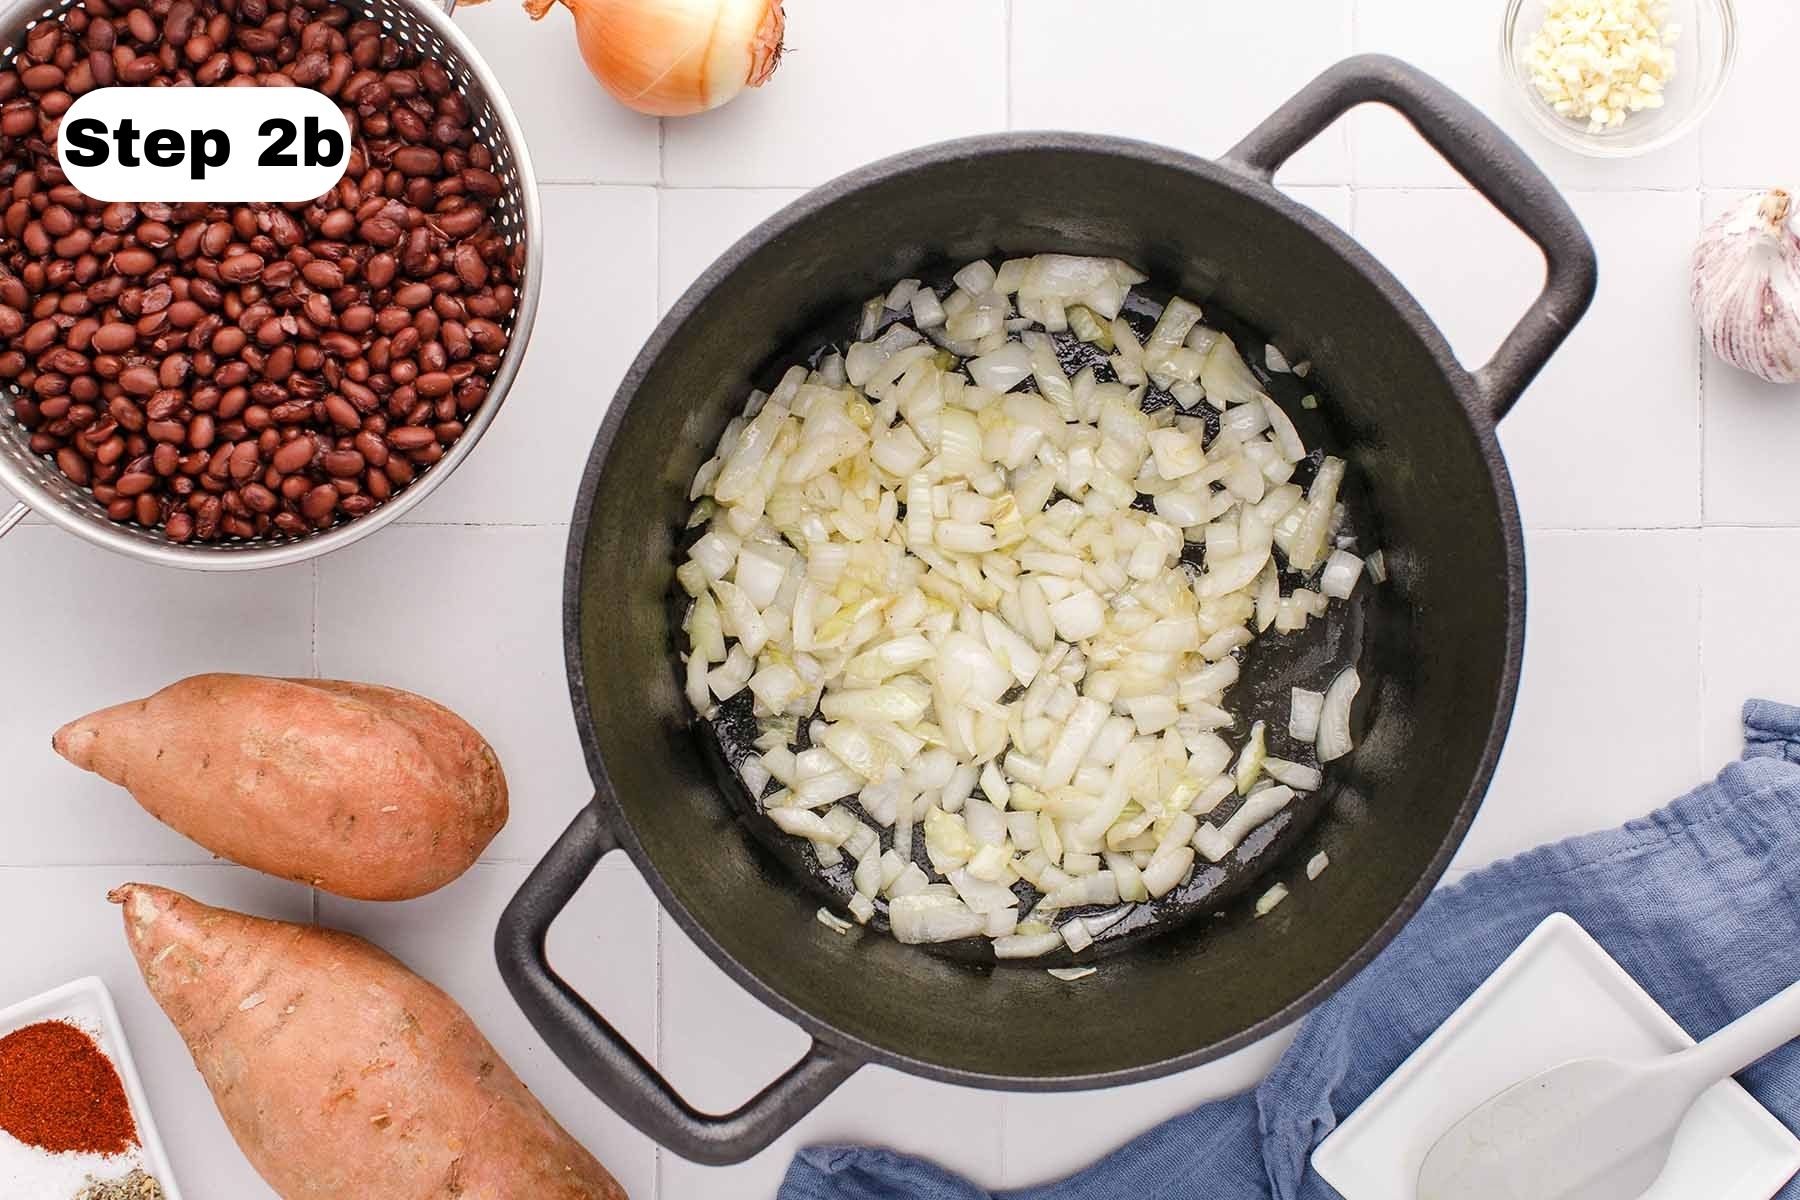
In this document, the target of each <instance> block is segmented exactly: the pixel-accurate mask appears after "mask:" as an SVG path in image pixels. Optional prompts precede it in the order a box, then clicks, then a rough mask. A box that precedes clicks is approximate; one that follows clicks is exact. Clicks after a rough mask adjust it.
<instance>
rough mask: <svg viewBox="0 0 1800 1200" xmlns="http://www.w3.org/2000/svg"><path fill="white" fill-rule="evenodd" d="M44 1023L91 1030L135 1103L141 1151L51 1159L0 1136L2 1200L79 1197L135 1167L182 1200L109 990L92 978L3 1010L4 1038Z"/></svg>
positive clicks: (171, 1196) (0, 1029) (0, 1028)
mask: <svg viewBox="0 0 1800 1200" xmlns="http://www.w3.org/2000/svg"><path fill="white" fill-rule="evenodd" d="M39 1021H68V1022H69V1023H70V1024H73V1025H77V1026H79V1027H80V1028H82V1029H85V1030H87V1032H88V1033H90V1034H91V1035H93V1037H94V1038H95V1039H96V1040H97V1041H98V1042H99V1043H100V1048H101V1049H102V1050H104V1051H105V1052H106V1056H107V1057H108V1058H110V1059H112V1062H113V1066H114V1068H115V1069H117V1071H118V1072H119V1082H120V1083H122V1084H123V1085H124V1087H125V1098H126V1099H127V1100H129V1101H130V1102H131V1116H132V1119H133V1120H134V1121H136V1123H137V1131H138V1142H139V1145H138V1148H137V1149H136V1150H134V1151H131V1152H130V1153H127V1154H120V1155H114V1156H112V1157H110V1158H103V1157H101V1156H99V1155H95V1154H57V1155H46V1154H44V1153H43V1152H42V1151H41V1150H37V1149H35V1148H33V1147H30V1146H26V1145H24V1144H23V1143H21V1142H18V1141H15V1140H14V1139H13V1138H12V1137H11V1136H9V1135H8V1134H6V1133H4V1132H0V1200H62V1198H64V1197H68V1196H72V1195H74V1194H75V1192H76V1191H77V1189H79V1188H80V1187H81V1185H82V1183H83V1182H84V1181H85V1180H86V1178H87V1177H88V1176H90V1175H91V1176H93V1177H94V1178H96V1179H114V1178H117V1177H118V1176H121V1175H124V1174H126V1173H128V1172H129V1171H131V1169H132V1168H134V1167H141V1168H143V1169H144V1170H145V1171H146V1172H148V1173H149V1174H151V1175H153V1176H155V1178H156V1181H157V1182H158V1183H160V1184H161V1185H162V1189H163V1195H164V1196H165V1197H167V1200H181V1191H180V1189H179V1188H177V1187H176V1186H175V1176H174V1173H173V1172H172V1171H170V1170H169V1157H168V1155H167V1154H165V1153H163V1145H162V1139H161V1138H159V1137H158V1136H157V1134H156V1123H155V1122H154V1121H153V1120H151V1117H150V1102H149V1100H148V1099H147V1098H146V1097H145V1096H144V1084H143V1081H142V1080H141V1079H139V1078H138V1073H137V1067H136V1066H135V1065H134V1064H133V1063H132V1061H131V1047H130V1046H128V1045H127V1044H126V1042H125V1028H124V1026H122V1025H121V1024H119V1012H118V1010H117V1009H116V1008H114V1007H113V1000H112V993H110V992H108V991H107V990H106V984H104V983H102V982H101V981H100V980H99V979H97V978H95V977H93V976H91V975H90V976H88V977H87V978H86V979H77V980H75V981H74V982H73V983H65V984H63V985H62V986H61V987H59V988H52V989H51V990H50V991H47V992H45V993H43V994H42V995H40V996H33V997H32V998H31V999H29V1000H24V1001H21V1002H20V1003H18V1004H15V1005H13V1006H11V1007H10V1008H4V1009H0V1037H5V1036H6V1035H7V1034H9V1033H11V1032H12V1031H13V1030H15V1029H20V1028H23V1027H24V1026H26V1025H33V1024H36V1023H37V1022H39Z"/></svg>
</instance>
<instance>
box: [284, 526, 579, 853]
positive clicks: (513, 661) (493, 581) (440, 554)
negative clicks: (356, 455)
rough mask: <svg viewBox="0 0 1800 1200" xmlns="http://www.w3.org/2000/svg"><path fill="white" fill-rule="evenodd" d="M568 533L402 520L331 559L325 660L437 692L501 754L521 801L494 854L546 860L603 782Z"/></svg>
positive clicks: (329, 665)
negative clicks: (582, 716)
mask: <svg viewBox="0 0 1800 1200" xmlns="http://www.w3.org/2000/svg"><path fill="white" fill-rule="evenodd" d="M567 537H568V531H567V530H566V529H564V528H561V527H558V526H539V527H531V528H521V527H512V528H494V527H484V528H469V527H449V526H400V525H396V526H394V527H393V528H391V529H389V530H387V531H386V536H384V537H381V538H371V539H369V540H367V541H363V542H359V543H357V544H356V545H354V546H352V547H350V548H349V549H348V550H345V551H343V552H342V553H339V554H335V555H333V556H331V557H330V558H326V559H321V560H320V561H319V568H318V569H319V651H318V670H319V673H320V674H321V675H323V676H325V677H326V678H335V679H375V680H380V681H381V682H383V683H386V684H389V685H391V686H393V687H401V688H406V689H407V690H408V691H414V692H418V693H419V694H420V695H424V696H429V697H431V698H432V699H433V700H436V701H437V702H438V703H440V704H445V705H448V706H449V707H450V708H452V709H454V710H455V711H456V712H458V713H460V714H461V715H462V716H463V717H464V718H465V719H467V720H468V722H469V723H470V724H472V725H473V726H475V728H476V729H478V730H480V731H481V734H482V736H483V737H485V738H487V739H488V741H489V742H490V743H491V744H492V745H493V747H494V750H495V752H496V753H498V754H499V756H500V761H501V763H502V764H504V766H505V769H506V783H507V791H508V796H509V800H510V803H511V806H512V813H511V817H510V818H509V819H508V821H507V823H506V828H505V829H503V830H501V831H500V834H499V836H497V837H496V838H495V839H494V840H493V842H492V843H491V844H490V845H489V846H488V849H487V854H486V856H485V857H487V858H490V859H511V860H514V861H531V862H535V861H537V859H538V858H540V857H542V856H543V854H544V852H545V851H546V850H548V849H549V848H550V844H551V843H552V842H553V841H555V840H556V836H557V834H559V833H561V832H562V830H563V827H564V826H565V825H566V824H568V821H569V818H570V817H571V816H573V815H574V813H575V811H576V810H577V809H578V808H580V807H581V805H583V804H585V803H586V802H587V800H588V798H589V797H591V796H592V795H593V785H592V784H591V783H589V781H588V777H587V767H586V765H585V764H584V763H583V762H582V757H581V747H580V745H579V743H578V742H577V741H576V735H575V717H574V715H573V713H572V712H571V711H570V709H569V693H568V686H567V684H566V683H565V681H564V676H563V660H562V612H561V609H562V557H563V544H564V542H565V540H566V539H567ZM422 579H438V580H441V581H443V586H442V587H441V588H440V589H439V590H437V591H435V592H433V593H430V594H429V595H426V594H422V593H421V591H420V588H419V581H420V580H422ZM458 581H460V582H458Z"/></svg>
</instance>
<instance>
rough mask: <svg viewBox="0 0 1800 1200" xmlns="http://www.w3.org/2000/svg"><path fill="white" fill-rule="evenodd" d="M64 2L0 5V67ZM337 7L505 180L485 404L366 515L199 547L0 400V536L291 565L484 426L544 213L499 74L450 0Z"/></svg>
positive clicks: (519, 323) (498, 207) (187, 561)
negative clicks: (91, 489) (130, 506)
mask: <svg viewBox="0 0 1800 1200" xmlns="http://www.w3.org/2000/svg"><path fill="white" fill-rule="evenodd" d="M76 3H78V0H27V2H24V3H13V4H12V5H11V6H10V7H8V8H7V9H6V11H5V13H4V15H3V16H0V66H5V65H8V64H10V63H11V62H12V59H13V57H14V56H15V55H17V54H18V52H19V49H20V48H21V47H22V46H24V44H25V38H26V35H27V34H28V32H29V31H30V30H31V28H32V27H33V26H35V25H37V24H38V23H39V22H40V21H46V20H54V19H55V18H56V17H57V15H58V14H59V13H61V12H62V11H63V10H64V9H67V8H70V7H73V6H74V5H75V4H76ZM347 6H348V7H349V8H350V9H352V10H353V11H354V12H355V13H356V14H357V15H358V16H359V17H367V18H369V19H371V20H375V21H379V22H380V23H381V25H382V28H383V29H385V30H387V31H388V33H389V34H390V35H391V36H393V37H395V38H397V39H399V40H400V41H401V42H403V43H405V44H406V45H408V46H409V47H412V48H415V49H417V50H419V51H421V52H422V53H423V54H424V55H425V56H426V57H427V58H430V59H434V60H435V61H436V62H437V63H438V64H439V65H440V66H442V67H443V68H444V70H445V71H447V72H448V73H449V75H450V78H451V79H452V80H453V81H454V82H455V83H456V85H457V87H458V88H459V89H460V90H461V91H462V93H463V96H464V97H465V98H466V99H467V100H468V102H469V109H470V112H471V114H472V115H473V117H474V121H473V129H474V132H475V136H476V137H477V138H478V139H479V140H480V141H482V142H483V143H485V144H486V145H487V146H488V148H489V149H491V150H492V151H493V154H494V163H493V167H492V170H493V172H494V174H495V175H497V176H499V178H500V182H501V185H502V186H503V188H504V189H505V190H504V192H503V194H502V195H501V197H500V198H499V199H498V200H497V201H495V203H494V209H493V211H494V220H495V224H496V226H497V228H498V229H499V232H500V233H501V235H502V236H503V237H504V238H505V239H506V243H507V245H508V246H510V247H512V248H514V250H515V251H516V250H517V248H518V247H519V246H520V245H521V244H522V245H523V246H524V248H525V268H524V273H523V278H522V279H521V280H520V281H519V289H518V291H519V298H518V304H517V305H516V306H515V307H514V309H513V311H512V312H511V313H509V314H507V315H506V316H505V317H503V318H501V319H500V321H499V324H500V325H501V326H502V327H503V328H504V329H505V330H506V331H507V334H508V342H507V347H506V353H505V356H504V357H503V358H502V359H501V362H500V370H499V372H498V373H497V374H496V375H495V377H494V381H493V384H492V386H491V387H490V388H489V390H488V396H487V399H486V401H485V402H484V403H483V404H482V406H481V407H480V408H479V409H477V410H476V411H475V413H474V414H473V415H472V416H471V417H470V418H469V420H468V422H467V424H466V428H465V430H464V432H463V435H462V437H460V438H458V439H457V441H456V443H455V444H454V445H453V446H451V447H450V448H449V450H447V451H446V452H445V454H444V457H443V458H441V459H439V460H438V461H437V462H436V463H433V464H432V465H431V466H430V467H428V468H427V469H426V470H424V471H422V472H420V473H419V476H418V478H417V479H415V480H413V481H412V482H411V483H409V484H407V486H406V487H404V488H402V489H401V490H400V491H398V492H396V493H395V494H394V496H393V498H392V499H390V500H389V501H387V502H386V503H385V504H383V505H381V506H380V507H379V508H376V509H375V510H374V511H373V512H371V513H369V514H368V515H366V516H363V517H358V518H356V519H355V520H351V521H346V522H343V523H341V524H338V525H334V526H333V527H332V528H330V529H327V530H324V531H322V532H319V533H313V534H308V535H306V536H304V537H298V538H288V537H269V538H259V539H256V540H252V541H227V542H216V543H205V544H195V543H187V544H182V543H178V542H172V541H170V540H169V539H168V538H167V537H166V536H164V535H163V533H162V531H161V530H156V529H145V528H143V527H141V526H138V525H127V524H122V523H120V522H116V521H113V520H111V519H110V518H108V517H107V515H106V510H105V507H104V506H103V505H101V504H100V502H99V501H97V500H95V499H94V497H93V496H92V495H91V494H89V493H88V492H87V491H86V490H84V489H83V488H81V487H78V486H77V485H76V484H74V483H72V482H71V481H70V480H69V479H68V478H67V477H66V476H64V475H63V473H62V472H61V471H58V470H57V469H56V465H55V464H54V463H52V462H50V461H49V460H47V459H44V458H42V457H40V456H38V455H36V454H33V453H32V452H31V449H30V445H29V439H30V435H29V434H28V433H27V432H26V430H25V428H24V427H23V426H22V425H21V424H20V423H19V421H18V420H17V418H15V417H14V416H13V415H12V409H11V405H10V404H6V405H0V486H4V487H5V488H6V489H7V490H9V491H11V492H12V493H13V495H14V496H16V497H17V498H18V500H19V503H18V504H17V505H16V506H15V507H14V508H13V509H12V510H11V511H10V512H6V513H4V514H0V534H4V533H5V532H6V531H7V530H8V529H11V528H12V527H13V526H14V525H16V524H17V523H18V522H19V521H20V520H21V519H22V518H23V517H24V516H25V515H26V513H27V512H28V511H35V512H38V513H40V514H42V515H43V516H44V517H45V518H46V519H47V520H49V521H51V522H53V523H54V524H57V525H60V526H62V527H63V528H64V529H66V530H68V531H69V532H71V533H74V534H78V535H79V536H81V537H84V538H86V539H87V540H88V541H90V542H93V543H94V544H95V545H98V546H104V547H106V548H107V549H108V550H114V551H117V552H118V553H120V554H126V555H130V556H131V557H132V558H137V559H142V560H144V561H146V562H154V563H162V564H164V565H167V566H174V567H187V568H190V569H192V570H200V571H240V570H254V569H256V568H259V567H274V566H281V565H283V564H287V563H294V562H300V561H302V560H304V559H308V558H312V557H313V556H314V555H318V554H324V553H326V552H327V551H330V550H336V549H338V548H339V547H341V546H347V545H349V544H350V543H351V542H354V541H356V540H358V539H359V538H363V537H367V536H368V535H369V534H371V533H374V532H375V531H376V530H377V529H380V528H381V527H382V526H384V525H386V524H388V523H389V522H391V521H395V520H398V519H399V518H400V517H401V516H402V515H404V514H405V513H406V512H407V511H408V510H410V509H411V508H413V507H414V506H415V505H417V504H418V503H419V502H420V501H422V500H424V499H425V497H426V496H428V495H430V494H431V491H432V489H433V488H436V487H437V486H438V485H439V484H441V483H443V482H444V480H445V479H447V478H449V475H450V472H452V471H454V470H456V468H457V465H458V464H460V463H461V462H462V461H463V460H464V459H465V458H467V457H468V456H469V455H470V454H471V453H472V452H473V451H474V449H475V443H477V442H479V441H480V440H481V435H482V434H483V433H485V432H486V431H487V428H488V426H489V425H491V424H493V421H494V416H495V414H497V413H498V412H499V411H500V405H501V403H502V402H503V401H504V400H505V399H506V393H507V390H508V389H509V388H510V387H511V386H512V381H513V377H514V376H515V375H517V374H518V372H519V362H520V360H521V359H523V357H524V355H525V345H526V342H527V341H529V340H530V337H531V324H532V320H533V319H534V318H535V316H536V315H537V298H538V285H539V283H540V281H541V280H542V277H543V254H544V250H543V228H544V221H543V214H542V213H541V211H540V210H539V207H538V194H537V180H536V178H535V177H534V176H533V175H532V172H531V156H530V154H529V153H528V152H527V150H526V148H525V134H524V131H523V130H521V129H520V128H519V122H518V119H517V118H516V117H515V116H514V115H513V111H512V106H511V105H510V104H508V103H507V100H506V96H505V94H504V93H503V92H502V91H501V90H500V81H499V80H497V79H495V78H494V73H493V72H492V71H490V70H489V69H488V66H487V64H486V63H485V62H483V61H482V59H481V55H480V54H478V53H477V52H476V50H475V47H474V46H473V45H471V44H470V42H469V39H468V37H467V36H465V35H464V34H463V32H462V31H461V30H460V29H458V28H457V27H456V25H455V24H454V23H453V22H452V21H451V20H450V13H451V12H452V11H453V10H454V9H455V7H456V0H445V3H443V5H442V6H441V7H440V6H439V5H438V4H435V3H429V2H427V0H348V2H347ZM5 390H6V392H7V393H8V395H11V394H13V393H14V392H16V390H17V389H16V388H13V387H11V386H10V385H7V386H6V389H5Z"/></svg>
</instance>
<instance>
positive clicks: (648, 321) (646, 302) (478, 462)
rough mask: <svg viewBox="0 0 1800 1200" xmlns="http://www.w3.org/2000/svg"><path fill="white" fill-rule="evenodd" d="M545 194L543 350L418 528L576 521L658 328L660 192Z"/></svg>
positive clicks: (563, 190)
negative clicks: (587, 475) (616, 411)
mask: <svg viewBox="0 0 1800 1200" xmlns="http://www.w3.org/2000/svg"><path fill="white" fill-rule="evenodd" d="M516 15H519V16H520V19H524V17H523V14H516ZM552 15H554V14H552ZM546 19H548V18H546ZM541 195H542V199H543V208H544V228H545V237H546V239H547V242H548V244H549V245H552V246H555V247H556V249H555V251H554V252H552V253H549V254H546V255H545V258H544V286H543V291H542V293H541V295H540V296H539V298H538V315H537V324H536V327H535V328H534V329H533V330H532V336H531V352H530V353H529V354H528V355H527V356H526V358H525V362H524V364H523V365H522V366H521V367H520V368H519V374H518V378H516V379H515V380H514V381H513V386H512V390H511V391H510V392H508V393H507V396H506V404H505V406H504V407H503V408H502V409H501V410H500V415H499V416H497V417H496V418H495V419H494V424H493V426H492V427H491V428H490V429H489V430H488V431H487V434H486V436H484V437H483V438H482V441H481V446H480V448H479V453H476V454H474V455H472V456H470V458H469V461H468V462H466V463H464V464H463V465H462V466H460V467H458V468H457V471H456V474H455V475H452V476H451V477H450V479H449V480H448V481H447V482H445V483H443V484H440V485H439V487H438V490H437V491H435V492H433V493H432V494H431V496H430V498H429V499H427V500H426V501H425V502H424V503H423V504H421V505H420V506H419V507H418V508H416V509H414V510H413V511H412V512H411V513H410V514H408V515H407V518H406V520H407V522H408V523H412V524H419V523H449V524H488V523H496V522H498V523H506V524H543V523H546V522H561V523H566V522H567V521H568V519H569V508H570V506H571V505H573V504H574V503H575V490H576V488H577V487H578V486H579V485H580V483H581V472H582V468H583V467H585V466H586V465H587V456H588V447H589V444H590V443H591V441H592V431H593V430H595V429H597V428H598V427H599V425H600V417H601V415H602V414H603V413H604V412H605V411H606V406H607V405H608V404H610V403H612V397H613V392H614V390H615V389H617V388H618V386H619V380H620V379H621V378H622V377H623V376H624V374H625V368H626V367H628V366H630V365H631V360H632V359H633V358H635V357H637V352H638V347H640V346H641V345H643V342H644V338H645V336H646V335H648V334H649V332H650V329H651V327H652V326H653V325H654V324H655V318H656V192H655V191H654V190H653V189H651V188H647V187H641V188H638V187H633V188H626V187H567V186H551V187H545V188H543V189H541ZM546 431H556V432H555V433H554V434H553V435H552V436H548V437H546V436H545V432H546ZM564 431H567V433H568V436H562V433H563V432H564ZM577 431H579V432H577Z"/></svg>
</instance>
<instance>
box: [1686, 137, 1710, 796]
mask: <svg viewBox="0 0 1800 1200" xmlns="http://www.w3.org/2000/svg"><path fill="white" fill-rule="evenodd" d="M1700 152H1701V155H1702V157H1701V171H1700V174H1701V178H1702V180H1703V181H1704V179H1705V176H1706V170H1705V157H1704V156H1705V153H1706V143H1705V142H1704V141H1702V142H1701V145H1700ZM1695 201H1696V206H1697V207H1698V208H1699V210H1700V211H1699V214H1698V215H1699V220H1698V222H1697V225H1698V226H1699V228H1697V229H1696V230H1695V231H1694V236H1695V238H1696V240H1697V239H1698V238H1699V235H1700V232H1701V230H1703V229H1704V228H1705V227H1706V193H1705V192H1704V191H1701V192H1700V194H1699V195H1697V196H1696V197H1695ZM1690 336H1691V337H1692V338H1693V343H1694V393H1695V396H1696V402H1695V406H1694V420H1695V423H1696V424H1697V425H1698V426H1699V430H1698V433H1699V439H1700V446H1699V450H1700V462H1699V463H1698V467H1699V470H1697V471H1696V472H1695V475H1696V476H1697V477H1698V479H1699V486H1700V497H1699V499H1700V534H1699V536H1698V538H1697V540H1698V542H1699V560H1700V561H1699V565H1700V568H1701V569H1700V570H1698V571H1696V572H1695V573H1694V654H1695V657H1696V660H1697V661H1696V662H1695V664H1694V667H1695V671H1696V673H1697V674H1698V676H1699V683H1700V698H1699V703H1698V704H1697V705H1696V706H1695V709H1696V711H1695V718H1696V720H1697V722H1698V724H1699V729H1698V730H1697V731H1696V732H1695V736H1694V757H1695V759H1696V762H1695V764H1694V765H1695V768H1696V769H1697V770H1698V771H1699V773H1700V775H1701V776H1702V777H1704V776H1705V775H1706V713H1707V706H1708V702H1709V697H1708V689H1707V686H1706V570H1705V567H1706V376H1707V370H1706V365H1707V347H1706V341H1705V339H1704V338H1702V337H1701V336H1700V329H1699V327H1698V325H1696V326H1695V328H1694V331H1693V333H1692V334H1691V335H1690Z"/></svg>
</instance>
